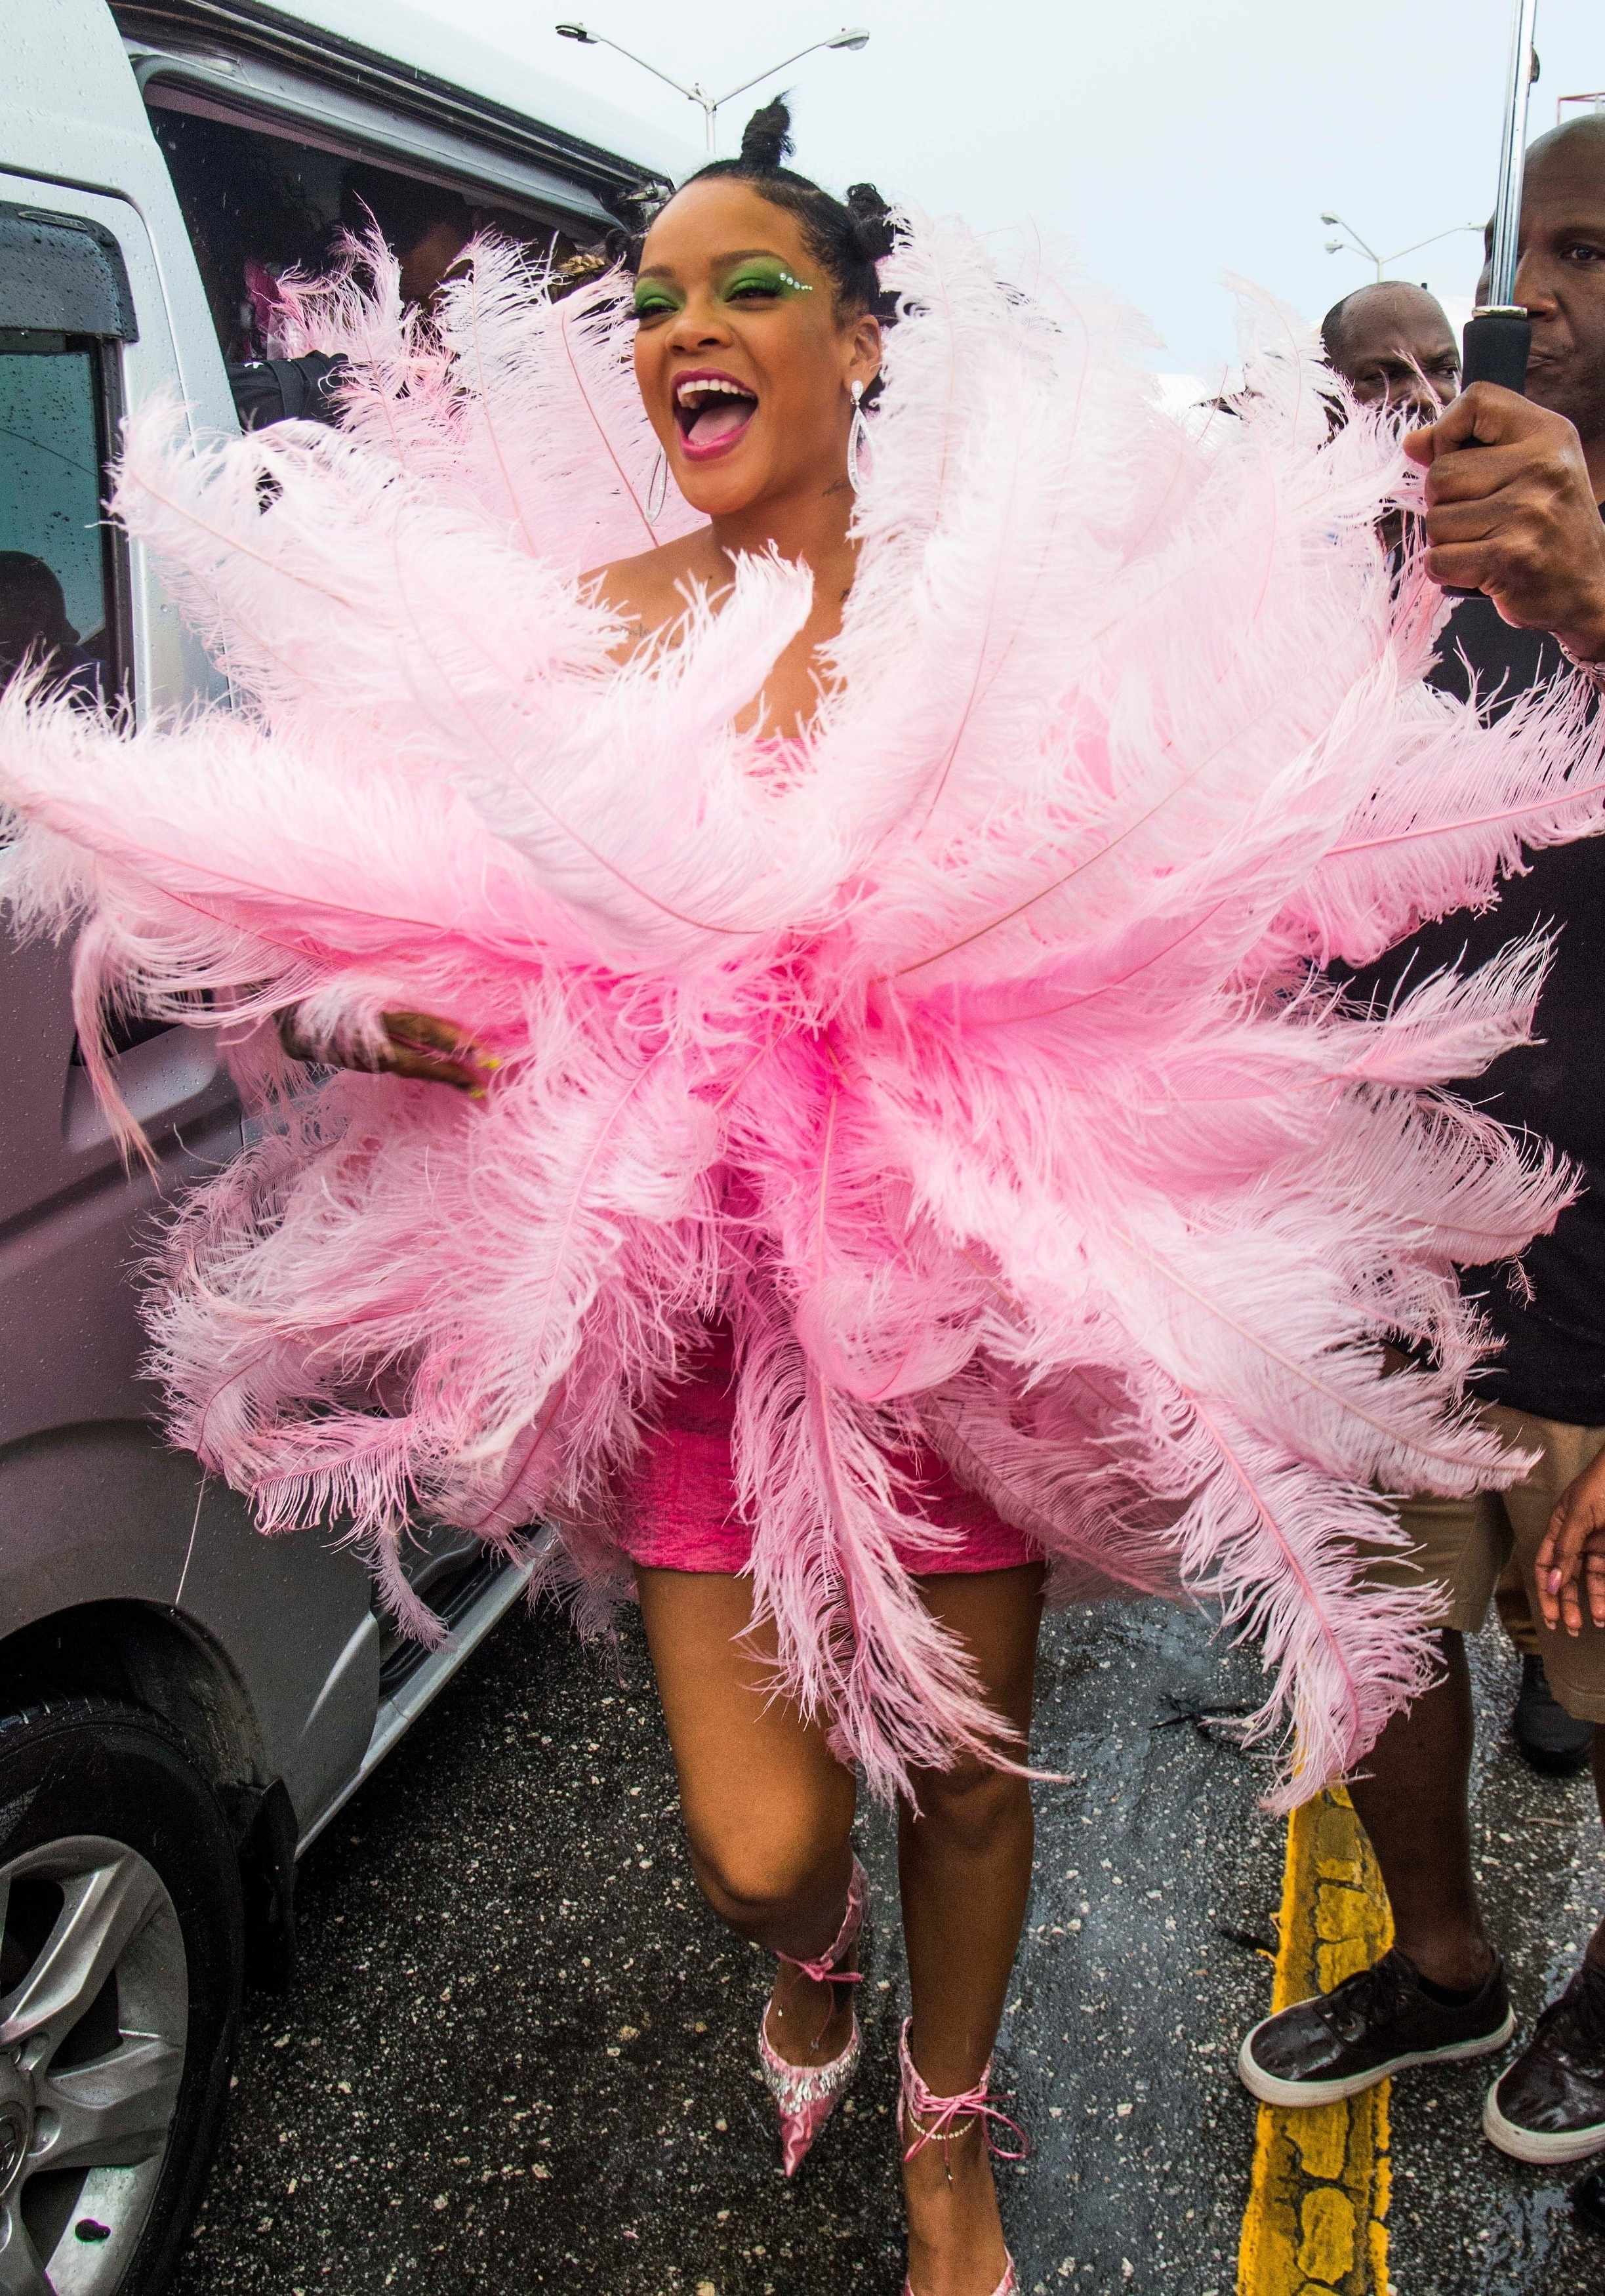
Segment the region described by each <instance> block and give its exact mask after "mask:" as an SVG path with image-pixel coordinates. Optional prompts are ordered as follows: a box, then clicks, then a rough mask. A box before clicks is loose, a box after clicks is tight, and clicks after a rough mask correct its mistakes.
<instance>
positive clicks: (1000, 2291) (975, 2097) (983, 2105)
mask: <svg viewBox="0 0 1605 2296" xmlns="http://www.w3.org/2000/svg"><path fill="white" fill-rule="evenodd" d="M911 2024H913V2018H912V2017H905V2019H904V2021H903V2033H902V2038H900V2040H899V2041H898V2043H897V2062H898V2064H899V2065H900V2066H901V2068H902V2071H903V2095H902V2098H901V2100H900V2102H899V2104H898V2111H897V2119H898V2126H899V2128H900V2130H901V2132H902V2134H903V2135H904V2136H908V2134H909V2131H910V2130H911V2129H912V2130H913V2142H912V2143H911V2144H909V2145H908V2147H907V2148H906V2150H905V2153H904V2155H903V2158H904V2159H905V2161H912V2160H913V2157H914V2154H915V2153H922V2152H923V2151H924V2150H925V2147H926V2146H927V2145H928V2144H939V2145H940V2146H941V2148H942V2153H943V2157H944V2159H946V2155H947V2148H948V2146H949V2144H951V2143H952V2141H953V2139H954V2137H955V2136H968V2135H969V2133H970V2128H971V2126H972V2125H973V2124H974V2122H976V2121H978V2120H979V2122H980V2123H981V2126H982V2128H983V2129H985V2130H986V2137H987V2151H988V2152H989V2153H992V2154H994V2155H995V2158H996V2159H998V2160H999V2161H1023V2160H1024V2159H1025V2157H1026V2153H1028V2152H1029V2151H1030V2149H1031V2148H1030V2145H1029V2144H1028V2141H1027V2137H1026V2132H1025V2130H1024V2129H1023V2128H1021V2127H1020V2123H1019V2121H1018V2120H1010V2118H1009V2116H1008V2114H1007V2113H1006V2112H1004V2111H1003V2107H1002V2106H1001V2105H996V2104H994V2103H993V2102H992V2099H991V2096H990V2095H989V2094H988V2091H989V2089H990V2087H991V2083H992V2061H991V2059H990V2058H988V2059H987V2069H986V2071H984V2072H983V2073H982V2075H981V2077H980V2079H979V2081H977V2083H976V2085H975V2087H973V2088H969V2089H966V2090H965V2091H964V2092H963V2094H962V2095H961V2096H938V2095H935V2094H934V2092H933V2091H932V2090H930V2089H928V2088H927V2087H926V2086H925V2084H924V2082H923V2081H922V2080H921V2079H920V2076H919V2073H918V2071H916V2070H915V2067H914V2061H913V2056H912V2055H911V2054H910V2053H909V2046H908V2029H909V2027H910V2025H911ZM989 2120H996V2121H1001V2122H1002V2124H1003V2127H1004V2128H1011V2129H1012V2130H1013V2131H1014V2134H1015V2135H1016V2136H1018V2137H1019V2139H1020V2144H1022V2145H1023V2146H1024V2148H1025V2150H1024V2151H1023V2152H1020V2153H1005V2152H1004V2151H1003V2146H1002V2145H1001V2144H996V2143H995V2141H994V2139H993V2135H992V2131H991V2130H990V2129H989V2128H987V2126H986V2125H987V2121H989ZM961 2121H962V2123H963V2126H962V2128H961V2127H960V2126H959V2123H960V2122H961ZM947 2175H948V2179H949V2181H950V2182H951V2180H952V2177H953V2170H952V2168H951V2167H949V2169H948V2171H947ZM1003 2258H1004V2262H1003V2278H1002V2279H1001V2280H1000V2281H999V2282H998V2284H997V2286H996V2287H995V2289H994V2290H993V2292H992V2296H1020V2278H1019V2276H1018V2275H1017V2273H1016V2272H1015V2269H1014V2259H1013V2258H1012V2257H1011V2255H1010V2254H1009V2251H1008V2250H1007V2249H1005V2250H1004V2251H1003ZM903 2296H914V2284H913V2281H912V2280H905V2281H904V2283H903Z"/></svg>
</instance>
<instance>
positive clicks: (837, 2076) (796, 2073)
mask: <svg viewBox="0 0 1605 2296" xmlns="http://www.w3.org/2000/svg"><path fill="white" fill-rule="evenodd" d="M868 1899H869V1876H868V1875H867V1874H865V1872H864V1868H863V1866H861V1865H860V1864H859V1863H858V1860H857V1859H856V1857H855V1858H854V1860H853V1875H852V1879H851V1881H850V1882H848V1909H847V1911H846V1913H845V1914H843V1915H842V1917H841V1927H840V1928H839V1930H838V1931H837V1932H836V1939H835V1942H834V1944H833V1945H832V1946H831V1948H830V1949H829V1951H828V1952H826V1953H822V1954H821V1955H820V1956H819V1958H818V1960H817V1961H798V1959H797V1957H796V1956H795V1955H794V1954H790V1953H782V1954H777V1955H776V1956H775V1959H776V1960H777V1961H789V1962H790V1964H791V1966H792V1968H793V1969H800V1970H801V1971H802V1972H803V1974H804V1976H805V1977H811V1978H812V1979H813V1980H814V1982H815V1985H856V1984H857V1983H858V1982H859V1980H860V1979H861V1977H862V1976H863V1972H862V1971H861V1970H856V1969H841V1968H839V1966H838V1964H839V1963H840V1962H842V1961H845V1959H846V1958H847V1956H848V1954H849V1953H851V1951H852V1949H853V1948H854V1947H855V1945H856V1944H857V1942H858V1933H859V1931H860V1930H862V1929H863V1927H864V1907H865V1905H866V1904H867V1902H868ZM771 2005H773V2003H771ZM863 2050H864V2036H863V2034H862V2033H861V2032H860V2031H859V2030H858V2016H857V2012H856V2011H855V2012H854V2014H853V2030H852V2033H851V2035H850V2037H849V2038H848V2045H847V2046H846V2048H845V2049H843V2051H842V2052H841V2054H840V2055H839V2057H832V2058H831V2061H830V2062H829V2063H828V2064H823V2065H791V2064H788V2063H787V2062H786V2060H785V2059H784V2057H782V2055H781V2054H780V2053H779V2052H778V2050H776V2049H775V2048H774V2046H773V2044H772V2043H771V2041H770V2038H769V2010H768V2008H766V2009H765V2011H764V2014H763V2020H762V2021H761V2023H760V2024H759V2026H758V2029H757V2055H758V2062H759V2064H760V2065H761V2066H762V2067H763V2071H764V2079H766V2081H767V2082H768V2084H769V2088H770V2093H771V2095H773V2096H774V2102H775V2104H776V2106H777V2108H778V2110H779V2112H780V2136H781V2162H782V2167H783V2168H784V2169H785V2172H786V2174H787V2176H788V2177H794V2176H795V2175H796V2174H797V2172H798V2169H800V2168H801V2167H802V2164H803V2162H804V2161H805V2160H806V2159H807V2155H808V2148H809V2146H810V2145H811V2144H813V2142H814V2139H815V2137H816V2136H818V2134H819V2132H820V2130H821V2129H822V2128H823V2127H824V2125H825V2123H826V2121H827V2120H829V2119H830V2117H831V2112H833V2111H834V2109H835V2104H836V2100H837V2098H838V2097H839V2095H841V2093H842V2091H843V2090H844V2089H845V2088H846V2087H847V2085H848V2082H849V2081H850V2080H851V2079H852V2078H853V2075H854V2074H855V2073H856V2071H857V2070H858V2059H859V2057H860V2055H861V2054H863Z"/></svg>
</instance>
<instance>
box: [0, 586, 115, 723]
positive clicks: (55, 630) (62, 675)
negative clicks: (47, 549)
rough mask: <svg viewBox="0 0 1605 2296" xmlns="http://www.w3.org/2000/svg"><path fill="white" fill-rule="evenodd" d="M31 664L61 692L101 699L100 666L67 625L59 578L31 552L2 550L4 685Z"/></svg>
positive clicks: (0, 655)
mask: <svg viewBox="0 0 1605 2296" xmlns="http://www.w3.org/2000/svg"><path fill="white" fill-rule="evenodd" d="M28 660H32V661H34V662H37V664H38V665H39V667H40V668H42V669H43V670H44V671H45V676H46V677H47V678H48V680H49V681H50V684H51V685H52V686H53V689H54V690H55V691H56V692H57V693H66V694H70V695H71V696H73V697H74V698H75V699H78V700H82V701H99V700H100V698H101V691H102V671H101V664H100V663H99V662H98V661H97V660H95V658H94V654H93V653H92V652H90V651H89V649H88V648H87V647H86V646H85V644H83V642H82V640H81V639H80V637H79V635H78V632H77V630H75V629H74V628H73V627H72V624H71V623H70V621H69V620H68V619H67V600H66V596H65V594H63V592H62V589H61V583H60V582H59V581H58V579H57V578H56V576H55V574H54V573H53V570H51V568H50V567H49V566H48V565H46V563H45V561H44V559H42V558H37V557H35V555H34V553H32V551H30V550H0V685H4V684H5V683H6V681H7V679H8V678H9V677H10V676H12V672H13V671H14V670H17V669H20V668H21V667H22V664H23V663H24V662H25V661H28Z"/></svg>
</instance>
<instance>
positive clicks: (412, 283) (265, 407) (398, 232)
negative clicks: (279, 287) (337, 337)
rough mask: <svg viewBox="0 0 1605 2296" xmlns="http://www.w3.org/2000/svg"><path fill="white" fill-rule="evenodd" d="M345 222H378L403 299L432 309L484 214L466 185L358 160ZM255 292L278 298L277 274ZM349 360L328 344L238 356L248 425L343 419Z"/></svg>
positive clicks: (237, 400)
mask: <svg viewBox="0 0 1605 2296" xmlns="http://www.w3.org/2000/svg"><path fill="white" fill-rule="evenodd" d="M340 222H341V224H342V225H344V227H345V229H346V230H347V231H348V232H350V233H351V234H353V235H354V236H356V237H358V238H366V237H368V236H370V235H371V234H373V232H374V231H375V230H377V232H378V233H379V234H380V236H381V238H382V239H383V241H384V242H385V244H386V245H387V246H388V247H389V249H390V250H391V252H392V254H393V255H394V256H395V257H396V259H397V262H398V264H399V265H400V266H401V294H402V300H403V301H404V302H405V303H408V304H411V305H414V306H415V307H419V308H421V309H423V310H428V309H429V308H430V306H431V305H432V304H433V302H434V299H435V297H436V295H437V294H438V291H439V288H440V284H441V282H442V281H443V280H444V279H445V277H446V274H447V273H448V272H449V271H450V270H451V268H452V266H453V265H454V263H455V262H456V261H457V260H458V258H459V257H460V256H461V255H462V253H463V249H464V248H465V247H466V246H467V245H468V242H469V241H470V240H471V238H472V237H473V235H474V230H475V227H476V222H477V217H476V215H475V211H474V209H472V208H471V207H470V206H469V204H468V201H466V200H465V199H464V198H463V195H462V193H460V192H448V191H446V190H445V189H443V188H442V186H441V185H440V184H422V183H419V182H418V181H417V180H416V179H415V178H414V177H413V176H398V175H396V174H395V173H393V172H392V170H391V169H390V168H375V167H371V166H370V165H369V164H368V163H367V162H366V161H364V160H354V161H353V162H352V164H351V166H350V167H348V168H347V170H346V173H345V177H344V181H343V183H342V184H341V187H340ZM261 276H262V281H263V285H262V286H261V287H259V288H258V289H255V290H254V291H253V299H258V298H260V297H264V296H266V298H267V299H270V298H271V290H272V282H271V279H270V278H269V277H268V275H266V274H262V275H261ZM344 366H345V362H344V360H343V359H340V358H332V357H329V356H328V355H327V354H326V353H325V352H323V351H306V352H303V353H302V354H301V355H300V356H299V357H296V358H272V357H268V358H259V359H241V360H231V361H230V363H229V370H228V380H229V387H230V389H232V390H233V395H234V406H235V409H236V411H237V413H238V414H239V417H240V427H241V428H242V430H261V429H263V428H264V426H265V425H266V424H267V423H270V422H291V421H295V420H298V419H299V421H302V422H328V423H338V422H339V421H340V381H341V378H342V374H343V370H344Z"/></svg>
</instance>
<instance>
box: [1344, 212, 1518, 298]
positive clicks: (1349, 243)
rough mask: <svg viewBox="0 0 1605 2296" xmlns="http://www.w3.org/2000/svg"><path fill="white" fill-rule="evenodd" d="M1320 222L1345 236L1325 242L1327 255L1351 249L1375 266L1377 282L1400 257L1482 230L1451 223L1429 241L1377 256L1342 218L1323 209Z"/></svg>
mask: <svg viewBox="0 0 1605 2296" xmlns="http://www.w3.org/2000/svg"><path fill="white" fill-rule="evenodd" d="M1321 220H1322V223H1327V224H1336V225H1337V226H1338V228H1339V231H1340V232H1343V233H1346V234H1347V237H1345V238H1340V239H1329V240H1328V241H1327V242H1326V251H1327V253H1328V254H1329V255H1336V254H1337V253H1338V252H1339V250H1340V249H1342V248H1345V247H1347V248H1350V249H1352V250H1353V251H1354V253H1355V254H1356V255H1363V257H1364V258H1365V260H1366V261H1367V263H1370V264H1372V265H1374V266H1375V267H1376V275H1377V277H1378V279H1379V281H1380V279H1381V276H1382V274H1383V272H1384V271H1385V270H1386V269H1387V267H1388V265H1389V264H1390V263H1396V262H1397V261H1398V260H1399V258H1400V257H1401V256H1404V255H1413V254H1415V252H1416V251H1417V250H1418V249H1420V248H1423V247H1436V246H1437V242H1438V241H1439V240H1440V239H1454V237H1455V236H1456V234H1458V233H1460V232H1462V231H1480V230H1481V229H1482V225H1480V224H1479V223H1452V224H1451V225H1449V228H1448V230H1447V231H1435V232H1434V233H1433V234H1432V235H1431V237H1430V238H1429V239H1417V240H1413V241H1412V242H1411V243H1410V245H1409V246H1408V247H1396V248H1395V249H1394V250H1393V253H1392V254H1391V255H1379V254H1378V253H1377V250H1376V249H1375V248H1374V247H1372V245H1371V243H1370V242H1369V241H1367V240H1363V239H1362V238H1361V236H1360V234H1359V233H1358V232H1357V231H1356V230H1355V227H1354V225H1353V224H1352V223H1347V222H1345V220H1344V218H1343V217H1341V216H1340V215H1332V214H1331V212H1330V211H1329V210H1327V209H1322V215H1321Z"/></svg>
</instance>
